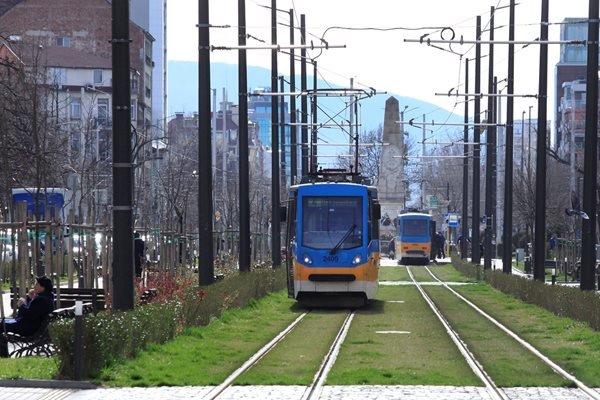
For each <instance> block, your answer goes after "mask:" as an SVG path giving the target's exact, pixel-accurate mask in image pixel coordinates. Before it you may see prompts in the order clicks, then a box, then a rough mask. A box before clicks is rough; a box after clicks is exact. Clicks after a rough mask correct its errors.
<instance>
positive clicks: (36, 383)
mask: <svg viewBox="0 0 600 400" xmlns="http://www.w3.org/2000/svg"><path fill="white" fill-rule="evenodd" d="M0 387H12V388H15V387H22V388H42V389H80V390H91V389H97V388H98V386H96V385H94V384H92V383H90V382H87V381H57V380H28V379H0Z"/></svg>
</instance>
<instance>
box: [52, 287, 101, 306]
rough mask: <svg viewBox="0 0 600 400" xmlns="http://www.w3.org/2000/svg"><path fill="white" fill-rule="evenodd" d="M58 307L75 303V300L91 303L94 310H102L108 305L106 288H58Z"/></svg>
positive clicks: (55, 291) (56, 294)
mask: <svg viewBox="0 0 600 400" xmlns="http://www.w3.org/2000/svg"><path fill="white" fill-rule="evenodd" d="M54 297H55V304H56V307H59V308H65V307H72V306H74V305H75V301H77V300H81V301H82V302H84V303H91V304H92V308H93V310H94V311H102V310H104V308H105V306H106V299H105V298H104V289H97V288H57V289H55V290H54Z"/></svg>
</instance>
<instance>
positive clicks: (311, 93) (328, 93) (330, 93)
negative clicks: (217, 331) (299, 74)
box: [248, 88, 387, 100]
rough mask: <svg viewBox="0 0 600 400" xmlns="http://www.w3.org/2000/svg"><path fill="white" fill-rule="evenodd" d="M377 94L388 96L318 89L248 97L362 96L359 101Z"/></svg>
mask: <svg viewBox="0 0 600 400" xmlns="http://www.w3.org/2000/svg"><path fill="white" fill-rule="evenodd" d="M376 94H387V92H377V91H375V90H372V91H366V90H364V89H343V88H342V89H317V91H314V90H306V91H303V92H259V93H248V96H257V97H260V96H264V97H272V96H317V97H347V96H360V97H359V98H358V100H362V99H366V98H369V97H372V96H374V95H376Z"/></svg>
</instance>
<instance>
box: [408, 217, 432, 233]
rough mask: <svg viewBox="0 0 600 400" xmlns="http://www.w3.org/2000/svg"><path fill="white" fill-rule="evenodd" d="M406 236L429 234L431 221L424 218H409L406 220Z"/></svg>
mask: <svg viewBox="0 0 600 400" xmlns="http://www.w3.org/2000/svg"><path fill="white" fill-rule="evenodd" d="M403 226H404V230H403V232H402V233H403V234H404V236H427V233H428V232H427V230H428V229H429V221H427V220H424V219H407V220H404V224H403Z"/></svg>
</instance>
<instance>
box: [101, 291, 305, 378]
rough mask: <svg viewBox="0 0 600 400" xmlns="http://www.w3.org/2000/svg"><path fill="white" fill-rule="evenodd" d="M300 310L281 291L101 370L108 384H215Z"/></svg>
mask: <svg viewBox="0 0 600 400" xmlns="http://www.w3.org/2000/svg"><path fill="white" fill-rule="evenodd" d="M300 312H301V310H300V309H298V308H297V307H296V306H295V302H294V301H293V300H290V299H288V298H287V293H285V291H280V292H278V293H275V294H270V295H267V296H266V297H264V298H262V299H260V300H256V301H252V302H251V303H250V305H249V306H248V307H245V308H243V309H236V310H230V311H226V312H224V313H223V314H222V315H221V317H220V318H219V319H216V320H214V321H213V322H211V323H210V324H209V325H208V326H205V327H198V328H190V329H187V330H186V331H185V332H184V333H183V334H181V335H179V336H177V337H176V338H175V339H174V340H172V341H170V342H168V343H165V344H164V345H152V346H150V347H149V348H148V349H147V350H146V351H143V352H141V353H140V354H139V355H138V357H137V358H135V359H134V360H129V361H127V362H125V363H123V364H121V365H118V366H115V367H113V368H111V369H107V370H104V371H103V372H102V375H101V378H100V380H101V382H100V383H102V384H104V385H108V386H138V387H148V386H187V385H191V386H205V385H218V384H220V383H221V382H223V381H224V380H225V379H226V378H227V377H228V376H229V375H230V374H231V373H232V372H233V371H235V370H236V369H237V368H238V367H239V366H240V365H242V364H243V363H244V362H245V361H246V360H247V359H248V358H250V357H251V356H252V355H253V354H254V353H255V352H256V351H258V350H259V349H260V348H261V347H262V346H263V345H265V344H266V343H267V342H268V341H269V340H271V339H272V338H273V337H274V336H276V335H277V334H278V333H279V332H280V331H281V330H283V329H284V328H285V327H286V326H288V325H289V324H290V323H291V322H292V321H293V320H294V319H295V318H297V316H298V315H299V314H300Z"/></svg>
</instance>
